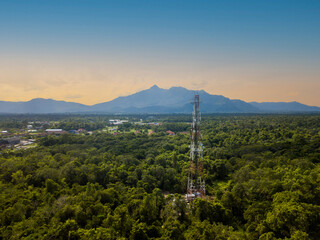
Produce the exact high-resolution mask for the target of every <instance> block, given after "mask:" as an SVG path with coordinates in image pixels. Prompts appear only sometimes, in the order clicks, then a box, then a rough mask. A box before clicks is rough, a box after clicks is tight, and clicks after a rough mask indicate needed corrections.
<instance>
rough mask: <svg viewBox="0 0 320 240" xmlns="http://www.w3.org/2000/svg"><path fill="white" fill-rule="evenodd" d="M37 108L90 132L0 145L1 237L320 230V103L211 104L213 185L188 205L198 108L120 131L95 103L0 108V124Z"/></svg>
mask: <svg viewBox="0 0 320 240" xmlns="http://www.w3.org/2000/svg"><path fill="white" fill-rule="evenodd" d="M35 118H37V119H38V120H39V119H40V120H41V121H48V126H49V125H50V124H51V123H49V121H53V120H54V121H55V124H56V125H55V126H56V127H60V128H63V129H65V130H70V129H75V128H81V127H83V128H87V130H91V131H93V133H92V134H79V135H76V134H72V133H66V134H62V135H47V136H39V137H37V146H36V147H34V148H29V149H25V150H13V149H2V150H1V152H0V239H248V240H255V239H261V240H262V239H264V240H266V239H296V240H298V239H299V240H300V239H306V240H307V239H319V236H320V201H319V199H320V116H319V115H204V116H203V117H202V126H201V127H202V129H201V130H202V136H203V145H204V147H205V148H204V159H203V167H204V177H205V180H206V187H207V196H206V198H205V199H196V200H195V201H194V202H193V203H192V205H189V204H188V203H186V201H185V198H184V194H185V192H186V185H187V176H188V166H189V144H190V143H189V142H190V137H189V134H186V133H185V132H188V131H189V130H190V122H191V119H190V116H185V115H174V116H161V115H160V116H154V117H153V118H152V121H160V122H162V124H161V125H160V126H149V125H141V126H137V125H135V124H133V123H130V124H127V125H124V127H122V128H123V131H120V133H121V134H118V135H114V134H111V133H109V132H104V131H101V129H102V128H104V127H105V126H106V124H108V119H109V118H110V116H99V115H93V116H81V115H79V116H78V115H76V116H55V115H53V116H46V115H44V116H32V115H31V116H24V115H21V116H15V117H13V118H12V117H6V116H1V117H0V127H1V128H8V129H19V128H22V127H24V126H25V125H26V124H28V121H31V119H35ZM44 118H45V120H44ZM140 118H143V119H142V120H143V121H146V122H147V118H146V117H145V116H128V119H129V120H130V119H134V120H133V121H132V122H134V121H139V119H140ZM127 128H129V130H130V128H134V130H135V131H136V132H135V133H134V132H130V131H128V129H127ZM120 129H121V128H120ZM120 129H119V130H120ZM150 130H153V133H152V134H148V133H150ZM168 130H171V131H174V132H175V133H176V134H175V135H173V136H171V135H168V134H166V131H168ZM148 131H149V132H148Z"/></svg>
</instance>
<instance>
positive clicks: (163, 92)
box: [0, 85, 320, 113]
mask: <svg viewBox="0 0 320 240" xmlns="http://www.w3.org/2000/svg"><path fill="white" fill-rule="evenodd" d="M195 93H196V94H199V95H200V100H201V103H200V104H201V105H200V106H201V112H203V113H274V112H320V107H314V106H308V105H305V104H302V103H298V102H262V103H258V102H245V101H242V100H233V99H229V98H227V97H224V96H221V95H212V94H209V93H207V92H206V91H204V90H200V91H194V90H188V89H186V88H183V87H172V88H170V89H162V88H159V87H158V86H157V85H154V86H153V87H151V88H149V89H146V90H143V91H140V92H137V93H134V94H132V95H129V96H125V97H118V98H116V99H114V100H112V101H109V102H104V103H99V104H95V105H91V106H89V105H84V104H80V103H74V102H65V101H56V100H53V99H43V98H36V99H32V100H30V101H27V102H8V101H0V113H190V112H192V104H190V101H191V99H192V98H193V96H194V94H195Z"/></svg>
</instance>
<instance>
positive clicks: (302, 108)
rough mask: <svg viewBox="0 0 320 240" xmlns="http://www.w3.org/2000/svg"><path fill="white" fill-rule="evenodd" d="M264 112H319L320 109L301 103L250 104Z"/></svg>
mask: <svg viewBox="0 0 320 240" xmlns="http://www.w3.org/2000/svg"><path fill="white" fill-rule="evenodd" d="M250 104H251V105H252V106H254V107H256V108H258V109H260V110H261V111H263V112H318V111H320V107H314V106H308V105H304V104H302V103H299V102H262V103H258V102H250Z"/></svg>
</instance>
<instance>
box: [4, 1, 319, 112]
mask: <svg viewBox="0 0 320 240" xmlns="http://www.w3.org/2000/svg"><path fill="white" fill-rule="evenodd" d="M154 84H157V85H158V86H159V87H162V88H169V87H171V86H183V87H186V88H188V89H204V90H206V91H207V92H209V93H211V94H219V95H224V96H226V97H229V98H232V99H242V100H245V101H259V102H262V101H299V102H302V103H305V104H308V105H316V106H320V94H319V90H320V1H319V0H300V1H295V0H266V1H263V0H259V1H258V0H252V1H246V0H241V1H239V0H234V1H228V0H219V1H214V0H210V1H202V0H194V1H191V0H181V1H177V0H145V1H140V0H113V1H109V0H37V1H35V0H28V1H26V0H20V1H18V0H1V1H0V86H1V88H0V100H5V101H26V100H30V99H32V98H38V97H41V98H53V99H56V100H65V101H74V102H80V103H84V104H95V103H100V102H105V101H109V100H112V99H114V98H116V97H118V96H124V95H128V94H131V93H134V92H137V91H140V90H142V89H146V88H149V87H151V86H152V85H154Z"/></svg>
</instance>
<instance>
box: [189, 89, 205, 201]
mask: <svg viewBox="0 0 320 240" xmlns="http://www.w3.org/2000/svg"><path fill="white" fill-rule="evenodd" d="M192 103H193V114H192V126H191V144H190V165H189V173H188V186H187V194H186V200H187V201H188V202H191V201H192V200H194V199H195V198H198V197H200V198H202V197H204V195H205V193H206V187H205V181H204V180H203V179H202V178H201V177H202V173H203V165H202V161H203V145H202V142H201V140H202V136H201V132H200V121H201V115H200V101H199V95H194V99H193V102H192Z"/></svg>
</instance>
